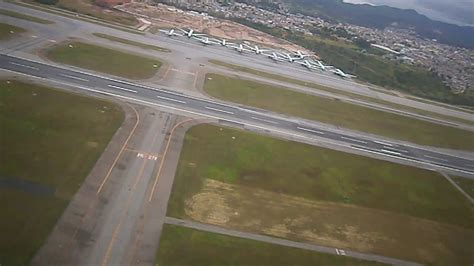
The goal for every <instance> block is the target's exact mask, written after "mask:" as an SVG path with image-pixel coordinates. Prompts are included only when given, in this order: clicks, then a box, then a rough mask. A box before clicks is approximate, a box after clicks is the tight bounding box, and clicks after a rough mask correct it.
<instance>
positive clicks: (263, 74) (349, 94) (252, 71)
mask: <svg viewBox="0 0 474 266" xmlns="http://www.w3.org/2000/svg"><path fill="white" fill-rule="evenodd" d="M209 62H210V63H212V64H215V65H219V66H223V67H226V68H229V69H232V70H236V71H241V72H246V73H249V74H252V75H255V76H259V77H265V78H268V79H274V80H278V81H283V82H288V83H293V84H296V85H299V86H304V87H309V88H313V89H317V90H321V91H326V92H329V93H333V94H335V95H342V96H346V97H349V98H351V99H357V100H362V101H365V102H369V103H370V102H371V103H376V104H380V105H384V106H387V107H391V108H394V109H396V110H404V111H409V112H413V113H415V114H420V115H425V116H429V117H436V118H441V119H445V120H448V121H458V122H461V123H465V124H469V125H474V121H470V120H465V119H462V118H457V117H453V116H447V115H442V114H438V113H434V112H430V111H426V110H421V109H418V108H413V107H409V106H406V105H401V104H396V103H393V102H388V101H384V100H381V99H378V98H373V97H369V96H364V95H360V94H357V93H352V92H348V91H344V90H338V89H336V88H331V87H327V86H323V85H319V84H315V83H311V82H305V81H303V80H300V79H293V78H290V77H285V76H281V75H277V74H272V73H268V72H264V71H260V70H256V69H252V68H248V67H244V66H239V65H234V64H230V63H226V62H222V61H219V60H214V59H211V60H209ZM376 90H377V91H378V92H381V93H385V94H390V93H391V92H390V91H387V90H381V89H376ZM431 104H433V102H431ZM443 107H445V108H456V107H455V106H453V107H449V106H447V105H446V104H445V105H443ZM456 109H459V108H456ZM461 111H465V112H468V111H469V110H466V109H462V110H461Z"/></svg>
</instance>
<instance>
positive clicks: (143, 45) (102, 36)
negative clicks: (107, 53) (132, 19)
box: [93, 32, 171, 53]
mask: <svg viewBox="0 0 474 266" xmlns="http://www.w3.org/2000/svg"><path fill="white" fill-rule="evenodd" d="M93 35H94V36H96V37H99V38H103V39H107V40H109V41H113V42H119V43H123V44H128V45H132V46H136V47H140V48H143V49H150V50H155V51H158V52H166V53H169V52H171V50H170V49H167V48H163V47H159V46H155V45H151V44H145V43H141V42H135V41H131V40H128V39H122V38H119V37H115V36H112V35H108V34H103V33H97V32H96V33H93Z"/></svg>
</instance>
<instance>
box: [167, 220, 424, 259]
mask: <svg viewBox="0 0 474 266" xmlns="http://www.w3.org/2000/svg"><path fill="white" fill-rule="evenodd" d="M165 223H166V224H173V225H179V226H184V227H187V228H192V229H197V230H201V231H206V232H211V233H217V234H222V235H228V236H233V237H240V238H246V239H251V240H256V241H261V242H266V243H270V244H276V245H281V246H286V247H293V248H299V249H306V250H310V251H316V252H322V253H329V254H333V255H340V256H347V257H353V258H357V259H363V260H371V261H377V262H382V263H387V264H392V265H407V266H408V265H421V264H418V263H415V262H410V261H405V260H398V259H393V258H389V257H384V256H378V255H373V254H366V253H360V252H355V251H348V250H343V249H337V248H331V247H325V246H319V245H314V244H310V243H303V242H295V241H290V240H286V239H281V238H276V237H271V236H264V235H259V234H253V233H246V232H242V231H237V230H232V229H227V228H222V227H219V226H214V225H209V224H203V223H198V222H193V221H188V220H182V219H176V218H172V217H166V218H165Z"/></svg>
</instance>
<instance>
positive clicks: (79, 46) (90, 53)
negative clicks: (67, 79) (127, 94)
mask: <svg viewBox="0 0 474 266" xmlns="http://www.w3.org/2000/svg"><path fill="white" fill-rule="evenodd" d="M45 55H46V57H47V58H48V59H50V60H52V61H55V62H58V63H62V64H68V65H73V66H77V67H81V68H86V69H90V70H94V71H98V72H102V73H107V74H111V75H115V76H119V77H123V78H128V79H137V80H138V79H147V78H151V77H152V76H153V75H155V74H156V71H157V70H158V68H159V67H160V66H161V62H160V61H158V60H156V59H152V58H146V57H142V56H138V55H133V54H129V53H125V52H121V51H117V50H113V49H110V48H106V47H103V46H97V45H92V44H87V43H82V42H68V43H62V44H59V45H57V46H53V47H52V48H49V49H47V50H46V51H45Z"/></svg>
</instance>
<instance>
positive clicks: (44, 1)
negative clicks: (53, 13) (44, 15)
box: [36, 0, 59, 5]
mask: <svg viewBox="0 0 474 266" xmlns="http://www.w3.org/2000/svg"><path fill="white" fill-rule="evenodd" d="M58 1H59V0H36V2H38V3H40V4H45V5H55V4H57V3H58Z"/></svg>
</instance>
